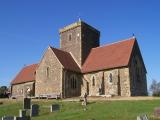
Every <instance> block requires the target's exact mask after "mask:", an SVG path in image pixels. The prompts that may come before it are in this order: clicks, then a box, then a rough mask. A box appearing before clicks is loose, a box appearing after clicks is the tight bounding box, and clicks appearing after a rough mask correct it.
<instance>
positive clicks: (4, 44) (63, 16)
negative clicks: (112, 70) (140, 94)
mask: <svg viewBox="0 0 160 120" xmlns="http://www.w3.org/2000/svg"><path fill="white" fill-rule="evenodd" d="M159 6H160V1H159V0H0V57H1V59H0V86H1V85H9V84H10V81H11V80H12V79H13V78H14V77H15V75H16V74H17V73H18V72H19V71H20V70H21V68H22V67H23V66H24V65H29V64H32V63H37V62H39V61H40V59H41V57H42V55H43V53H44V51H45V49H46V48H47V47H48V45H52V46H54V47H59V33H58V30H59V28H62V27H64V26H65V25H68V24H71V23H73V22H75V21H77V20H78V18H79V16H80V18H81V19H82V20H83V21H85V22H87V23H88V24H90V25H92V26H94V27H95V28H97V29H98V30H100V31H101V37H100V40H101V45H104V44H107V43H111V42H115V41H118V40H123V39H126V38H129V37H131V36H132V34H133V33H134V34H135V36H136V38H137V40H138V43H139V46H140V49H141V52H142V56H143V58H144V62H145V65H146V68H147V71H148V74H147V78H148V84H150V83H151V80H152V79H156V80H160V60H159V59H160V53H159V52H160V7H159Z"/></svg>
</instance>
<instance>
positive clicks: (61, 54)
mask: <svg viewBox="0 0 160 120" xmlns="http://www.w3.org/2000/svg"><path fill="white" fill-rule="evenodd" d="M51 49H52V50H53V52H54V53H55V55H56V56H57V58H58V60H59V61H60V62H61V64H62V65H63V67H64V68H65V69H67V70H71V71H76V72H81V70H80V68H79V66H78V64H77V63H76V62H75V60H74V59H73V57H72V55H71V54H70V53H68V52H65V51H62V50H60V49H57V48H53V47H51Z"/></svg>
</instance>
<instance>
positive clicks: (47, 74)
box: [46, 67, 49, 77]
mask: <svg viewBox="0 0 160 120" xmlns="http://www.w3.org/2000/svg"><path fill="white" fill-rule="evenodd" d="M46 76H47V77H49V67H47V69H46Z"/></svg>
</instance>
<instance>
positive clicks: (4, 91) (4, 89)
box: [0, 86, 8, 98]
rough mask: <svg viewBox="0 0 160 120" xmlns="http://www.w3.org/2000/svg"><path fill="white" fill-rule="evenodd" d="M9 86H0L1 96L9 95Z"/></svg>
mask: <svg viewBox="0 0 160 120" xmlns="http://www.w3.org/2000/svg"><path fill="white" fill-rule="evenodd" d="M7 92H8V88H7V86H1V87H0V98H4V97H7Z"/></svg>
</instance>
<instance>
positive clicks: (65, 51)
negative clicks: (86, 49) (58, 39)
mask: <svg viewBox="0 0 160 120" xmlns="http://www.w3.org/2000/svg"><path fill="white" fill-rule="evenodd" d="M49 47H50V48H51V49H56V50H59V51H61V52H65V53H69V52H67V51H64V50H62V49H60V48H55V47H52V46H49Z"/></svg>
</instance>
